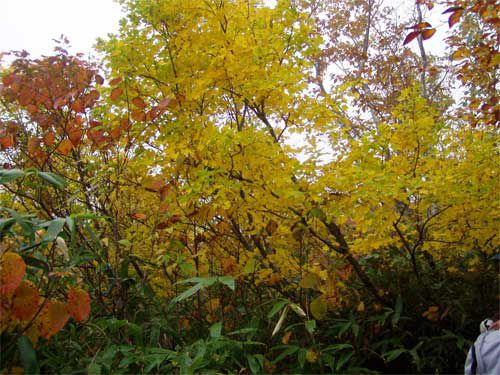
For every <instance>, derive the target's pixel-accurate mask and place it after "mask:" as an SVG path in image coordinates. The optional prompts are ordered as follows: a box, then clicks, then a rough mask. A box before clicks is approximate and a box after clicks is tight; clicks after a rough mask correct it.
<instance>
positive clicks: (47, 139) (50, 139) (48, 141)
mask: <svg viewBox="0 0 500 375" xmlns="http://www.w3.org/2000/svg"><path fill="white" fill-rule="evenodd" d="M55 139H56V133H54V132H48V133H45V135H44V136H43V143H45V145H46V146H47V147H50V146H52V144H53V143H54V140H55Z"/></svg>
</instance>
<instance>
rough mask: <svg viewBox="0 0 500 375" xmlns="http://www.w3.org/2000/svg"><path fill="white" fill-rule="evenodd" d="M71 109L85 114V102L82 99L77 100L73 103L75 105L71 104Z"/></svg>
mask: <svg viewBox="0 0 500 375" xmlns="http://www.w3.org/2000/svg"><path fill="white" fill-rule="evenodd" d="M71 109H72V110H73V111H75V112H77V113H78V112H79V113H82V112H85V106H84V105H83V102H82V100H81V99H77V100H75V101H74V102H73V104H71Z"/></svg>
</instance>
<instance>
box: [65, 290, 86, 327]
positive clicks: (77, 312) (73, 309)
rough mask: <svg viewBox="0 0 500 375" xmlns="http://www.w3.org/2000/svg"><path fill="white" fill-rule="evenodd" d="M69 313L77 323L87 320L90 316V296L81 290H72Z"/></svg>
mask: <svg viewBox="0 0 500 375" xmlns="http://www.w3.org/2000/svg"><path fill="white" fill-rule="evenodd" d="M68 312H69V314H70V315H71V316H72V317H73V319H75V320H76V321H77V322H81V321H84V320H87V319H88V317H89V315H90V296H89V294H88V293H87V291H85V290H83V289H80V288H71V289H70V290H69V293H68Z"/></svg>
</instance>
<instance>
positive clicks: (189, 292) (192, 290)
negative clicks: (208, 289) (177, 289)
mask: <svg viewBox="0 0 500 375" xmlns="http://www.w3.org/2000/svg"><path fill="white" fill-rule="evenodd" d="M201 289H203V284H201V283H198V284H196V285H194V286H192V287H191V288H189V289H188V290H185V291H184V292H182V293H181V294H179V295H178V296H177V297H175V298H174V299H172V302H170V304H171V305H173V304H175V303H177V302H180V301H184V300H185V299H187V298H189V297H191V296H192V295H193V294H195V293H196V292H198V291H199V290H201Z"/></svg>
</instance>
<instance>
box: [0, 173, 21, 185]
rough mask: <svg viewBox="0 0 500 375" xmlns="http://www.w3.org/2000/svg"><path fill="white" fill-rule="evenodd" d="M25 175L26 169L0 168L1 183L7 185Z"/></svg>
mask: <svg viewBox="0 0 500 375" xmlns="http://www.w3.org/2000/svg"><path fill="white" fill-rule="evenodd" d="M24 175H25V173H24V171H22V170H20V169H0V185H5V184H7V183H9V182H12V181H14V180H15V179H17V178H19V177H21V176H24Z"/></svg>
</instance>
